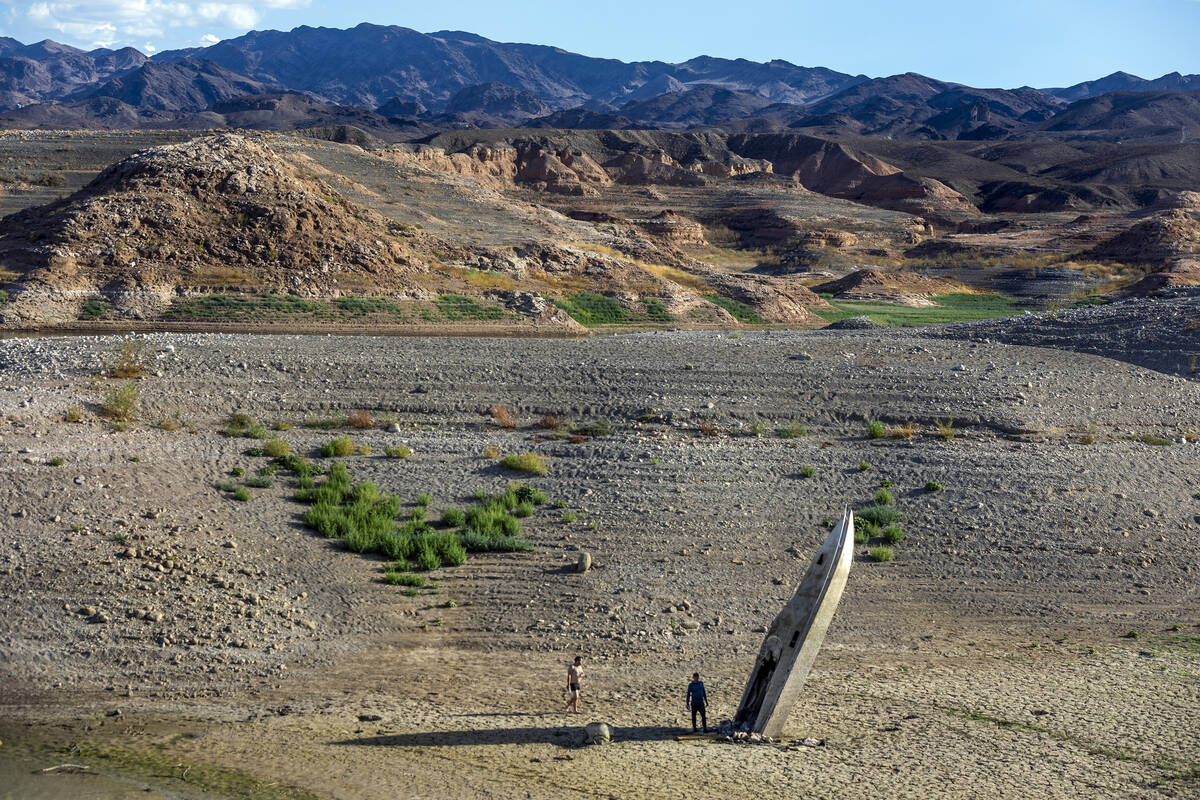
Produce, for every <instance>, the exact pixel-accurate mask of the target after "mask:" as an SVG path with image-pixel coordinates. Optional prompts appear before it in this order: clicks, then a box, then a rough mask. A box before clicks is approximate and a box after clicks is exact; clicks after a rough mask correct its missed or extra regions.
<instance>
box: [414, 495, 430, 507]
mask: <svg viewBox="0 0 1200 800" xmlns="http://www.w3.org/2000/svg"><path fill="white" fill-rule="evenodd" d="M432 502H433V495H431V494H430V493H429V492H421V493H420V494H419V495H417V505H419V506H427V505H429V504H430V503H432Z"/></svg>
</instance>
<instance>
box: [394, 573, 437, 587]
mask: <svg viewBox="0 0 1200 800" xmlns="http://www.w3.org/2000/svg"><path fill="white" fill-rule="evenodd" d="M383 582H384V583H388V584H391V585H392V586H411V587H413V588H414V589H419V588H420V587H422V586H424V585H425V584H426V583H428V582H429V579H428V578H426V577H425V576H424V575H412V574H409V573H405V572H400V571H389V572H385V573H384V575H383Z"/></svg>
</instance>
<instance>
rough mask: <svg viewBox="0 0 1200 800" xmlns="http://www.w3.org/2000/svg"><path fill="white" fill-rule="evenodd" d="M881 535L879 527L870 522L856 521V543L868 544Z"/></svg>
mask: <svg viewBox="0 0 1200 800" xmlns="http://www.w3.org/2000/svg"><path fill="white" fill-rule="evenodd" d="M878 535H879V526H878V525H876V524H875V523H874V522H871V521H869V520H865V519H863V520H859V519H856V520H854V543H855V544H866V543H867V542H869V541H870V540H871V539H873V538H874V537H876V536H878Z"/></svg>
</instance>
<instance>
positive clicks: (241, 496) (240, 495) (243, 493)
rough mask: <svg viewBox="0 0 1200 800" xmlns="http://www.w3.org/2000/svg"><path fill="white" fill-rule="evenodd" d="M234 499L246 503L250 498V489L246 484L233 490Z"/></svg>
mask: <svg viewBox="0 0 1200 800" xmlns="http://www.w3.org/2000/svg"><path fill="white" fill-rule="evenodd" d="M233 499H234V500H237V501H239V502H242V503H244V502H246V501H247V500H249V499H250V491H249V490H248V489H247V488H246V487H245V486H237V487H235V488H234V490H233Z"/></svg>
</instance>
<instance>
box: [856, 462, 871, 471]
mask: <svg viewBox="0 0 1200 800" xmlns="http://www.w3.org/2000/svg"><path fill="white" fill-rule="evenodd" d="M870 469H871V462H870V461H860V462H858V471H859V472H868V471H870Z"/></svg>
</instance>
